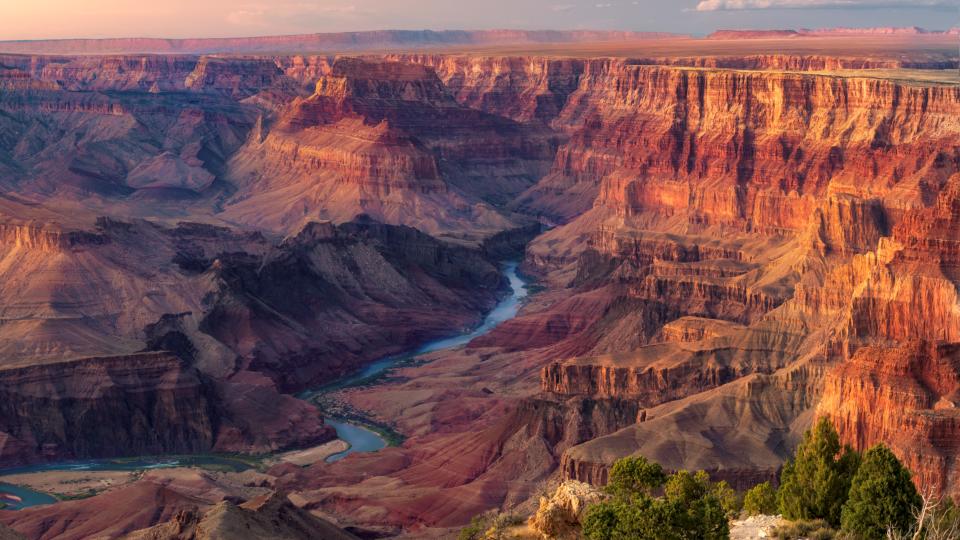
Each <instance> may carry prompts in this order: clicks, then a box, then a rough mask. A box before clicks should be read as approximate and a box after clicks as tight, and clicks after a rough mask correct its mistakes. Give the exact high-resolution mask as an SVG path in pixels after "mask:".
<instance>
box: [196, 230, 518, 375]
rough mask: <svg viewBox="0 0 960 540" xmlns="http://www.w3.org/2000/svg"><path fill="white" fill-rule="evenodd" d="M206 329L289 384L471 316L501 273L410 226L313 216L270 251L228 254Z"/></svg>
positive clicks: (214, 271)
mask: <svg viewBox="0 0 960 540" xmlns="http://www.w3.org/2000/svg"><path fill="white" fill-rule="evenodd" d="M209 275H210V278H211V279H213V280H214V282H215V283H216V289H215V292H214V293H213V294H212V295H211V296H210V297H209V298H208V306H209V307H208V309H207V311H206V314H205V316H204V318H203V320H202V321H201V322H200V329H201V330H202V331H203V332H205V333H206V334H209V335H211V336H213V337H215V338H216V339H217V340H218V341H219V342H221V343H224V344H226V345H227V346H228V347H230V348H231V350H233V351H235V352H236V353H237V354H238V355H240V356H241V358H243V359H245V360H246V361H247V362H249V367H250V369H252V370H255V371H260V372H264V373H267V374H268V375H269V376H270V377H272V378H273V379H274V380H276V381H277V383H278V384H279V385H280V386H281V387H282V388H284V389H286V390H288V391H296V390H302V389H303V388H305V387H307V386H309V385H313V386H319V385H322V384H323V383H325V382H329V381H330V380H331V379H332V378H334V377H337V376H339V375H342V374H344V373H347V372H349V371H352V370H355V369H356V368H358V367H359V366H360V365H361V364H362V363H363V362H365V361H369V360H373V359H375V358H378V357H382V356H387V355H389V354H392V353H397V352H401V351H404V350H407V349H409V348H411V347H413V346H414V345H415V344H416V343H419V342H422V341H425V340H427V339H429V338H431V337H436V336H438V335H443V334H448V333H449V332H450V331H452V330H456V329H459V328H463V327H466V326H469V325H470V324H471V323H472V322H473V321H474V320H475V318H476V316H477V314H478V313H480V312H483V311H485V310H486V309H488V308H489V307H490V306H492V304H493V303H494V302H495V301H496V298H497V296H498V294H499V292H500V290H501V282H500V279H501V277H500V274H499V272H498V271H497V269H496V267H495V266H494V265H493V264H491V263H490V262H488V261H487V260H486V259H485V258H484V256H483V254H482V253H481V252H480V251H478V250H472V249H467V248H459V247H452V246H449V245H446V244H443V243H441V242H439V241H437V240H435V239H433V238H431V237H429V236H427V235H425V234H423V233H420V232H418V231H416V230H414V229H411V228H407V227H394V226H390V225H383V224H380V223H376V222H370V221H362V222H352V223H347V224H343V225H340V226H335V225H332V224H329V223H324V224H320V223H313V224H311V225H309V226H307V227H306V228H305V229H304V230H303V231H301V232H300V234H298V235H297V236H295V237H292V238H289V239H288V240H286V241H285V242H284V243H283V244H282V245H281V246H280V247H279V249H277V250H276V251H274V252H272V253H269V254H268V255H267V256H266V257H263V258H259V257H252V256H249V255H238V254H224V255H223V256H221V257H220V258H218V259H217V260H216V261H214V262H213V263H212V264H211V266H210V270H209Z"/></svg>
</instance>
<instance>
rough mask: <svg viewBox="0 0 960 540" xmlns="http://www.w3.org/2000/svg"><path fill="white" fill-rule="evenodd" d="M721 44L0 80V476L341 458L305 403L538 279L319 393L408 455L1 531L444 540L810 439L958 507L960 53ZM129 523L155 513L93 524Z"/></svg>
mask: <svg viewBox="0 0 960 540" xmlns="http://www.w3.org/2000/svg"><path fill="white" fill-rule="evenodd" d="M716 37H717V39H712V40H707V41H705V42H716V43H718V45H717V48H718V49H719V50H721V51H727V52H723V53H722V54H721V53H717V52H716V51H713V52H710V51H705V50H704V49H703V48H704V47H705V45H702V44H701V45H699V47H700V49H699V52H698V50H697V49H695V48H692V47H693V46H692V45H690V44H689V43H683V44H677V43H673V44H667V45H664V44H660V45H653V43H654V42H653V41H651V42H648V43H649V44H650V45H649V50H647V51H646V52H644V53H643V54H631V55H627V54H622V51H621V50H620V49H617V47H619V45H608V46H609V47H611V48H613V49H612V51H613V52H611V53H610V54H593V53H589V51H587V50H586V49H584V50H579V49H578V50H577V51H576V52H575V53H571V54H568V55H563V54H555V51H553V52H551V53H550V54H543V55H536V54H525V55H519V54H514V55H501V54H492V53H490V52H489V51H487V50H484V51H483V52H482V53H478V52H462V53H460V52H457V53H450V54H438V53H437V54H434V53H429V54H426V53H417V52H409V53H391V54H388V55H355V56H332V55H331V56H327V55H291V54H261V55H258V56H245V57H229V56H190V55H173V56H151V55H134V54H130V55H123V56H87V57H70V56H22V55H12V54H11V55H6V56H0V88H2V89H3V93H2V94H0V128H2V131H0V184H2V187H3V190H4V195H3V196H2V198H0V213H2V223H0V247H2V252H0V253H2V257H0V275H2V276H3V277H4V278H5V279H4V280H2V283H3V285H2V286H0V314H2V317H3V324H2V325H0V352H2V353H3V354H2V361H0V394H3V396H2V398H3V399H0V403H3V405H0V409H3V410H2V412H3V414H2V415H0V464H3V465H12V464H18V463H27V462H36V461H43V460H56V459H68V458H86V457H103V456H118V455H129V454H144V453H198V452H208V451H224V452H273V451H278V450H281V449H286V448H293V447H305V446H311V445H315V444H317V443H321V442H324V441H327V440H330V439H331V438H333V437H334V436H335V435H334V434H333V433H332V429H331V428H329V427H328V426H326V425H324V423H323V420H322V418H321V415H322V414H323V411H319V410H318V409H316V408H315V407H314V406H313V405H311V404H308V403H306V402H303V401H300V400H297V399H295V398H294V397H293V396H292V394H294V393H296V392H300V391H302V390H304V389H307V388H313V387H317V386H320V385H323V384H325V383H327V382H330V381H333V380H335V379H336V378H337V377H338V376H341V375H343V374H346V373H349V372H352V371H354V370H355V369H356V368H358V367H361V366H363V365H364V364H365V363H367V362H370V361H372V360H375V359H377V358H380V357H384V356H387V355H390V354H394V353H399V352H402V351H406V350H410V349H414V348H416V346H418V345H419V344H421V343H423V342H425V341H426V340H428V339H432V338H435V337H439V336H444V335H449V334H452V333H455V332H458V331H462V330H463V329H465V328H469V327H471V326H473V325H474V324H476V323H477V322H479V320H480V319H481V317H482V314H483V313H484V312H486V311H487V310H489V309H490V308H491V307H492V306H493V305H494V304H495V303H496V301H497V299H498V298H499V297H500V296H501V295H502V294H503V293H504V291H505V283H504V280H503V278H502V276H501V274H500V272H499V271H498V263H499V262H500V261H501V260H502V259H503V258H504V257H506V256H510V257H513V258H517V257H519V256H520V252H521V251H520V248H524V246H525V248H524V251H523V264H522V270H523V271H524V273H525V274H526V275H527V276H529V277H531V278H534V279H536V280H537V287H536V288H535V290H534V291H533V292H534V294H532V295H531V297H530V299H529V301H528V302H527V303H526V304H525V305H524V306H523V308H522V310H521V311H520V314H519V316H517V317H516V318H514V319H511V320H509V321H507V322H505V323H503V324H502V325H500V326H498V327H497V328H496V329H494V330H493V331H492V332H490V333H489V334H486V335H483V336H481V337H479V338H477V339H475V340H473V341H472V342H471V343H470V344H469V345H467V346H465V347H462V348H458V349H453V350H447V351H439V352H434V353H430V354H428V355H425V356H424V357H422V358H418V361H417V362H415V363H408V364H404V365H402V366H401V367H399V368H398V369H395V370H393V371H391V372H389V373H388V374H387V375H386V376H385V377H384V378H383V379H381V380H379V381H377V384H376V385H374V386H361V387H356V388H348V389H345V390H337V391H335V392H334V393H333V394H331V395H330V396H329V397H330V399H333V400H335V401H337V402H339V403H342V404H344V405H346V406H349V407H350V408H351V410H354V411H357V412H358V413H362V414H363V415H364V416H366V417H369V418H370V419H372V420H373V421H375V422H377V423H379V424H381V425H385V426H390V428H391V429H392V430H394V431H396V432H398V433H400V434H402V435H403V436H404V437H405V440H404V442H403V443H402V444H400V445H398V446H393V447H389V448H386V449H384V450H382V451H380V452H377V453H366V454H364V453H355V454H352V455H350V456H349V457H348V458H347V459H344V460H342V461H338V462H336V463H326V462H323V461H321V462H317V463H314V464H313V465H310V466H307V467H300V466H294V465H291V464H277V465H274V466H272V467H271V468H270V469H269V470H268V471H267V472H266V474H263V475H261V476H257V477H256V479H251V478H247V477H243V478H241V477H239V476H231V475H225V476H223V477H220V476H215V477H214V476H200V477H197V476H192V475H194V474H200V473H196V472H182V471H181V472H173V473H170V474H169V475H167V474H166V473H163V474H161V473H151V474H150V475H146V476H145V477H144V478H143V479H141V480H138V481H136V482H133V483H131V484H128V485H127V486H125V487H123V488H117V489H114V490H110V491H107V492H106V493H103V494H100V495H97V496H95V497H92V498H90V499H87V500H83V501H72V502H69V503H61V504H57V505H53V506H50V507H46V508H35V509H31V510H28V511H24V512H21V513H14V512H0V522H3V523H5V524H8V525H10V526H12V527H13V528H14V529H16V530H18V531H21V532H23V533H26V534H28V535H38V534H42V535H43V536H42V537H44V538H69V537H71V536H69V534H68V533H67V532H65V531H66V528H67V527H68V525H69V524H71V523H81V522H82V523H84V524H85V527H86V528H84V529H83V534H85V535H93V534H104V535H107V536H120V535H123V534H130V535H131V538H179V537H190V536H189V535H191V534H194V532H195V531H198V530H201V529H202V530H208V529H211V528H212V529H216V528H217V527H226V528H225V529H223V530H225V531H226V530H230V529H229V527H232V526H234V525H233V524H235V523H245V524H246V525H244V526H248V527H250V528H251V529H256V528H258V527H262V526H266V525H264V524H265V523H267V522H269V521H270V520H271V519H274V516H276V515H280V514H282V515H284V516H288V517H289V518H290V520H291V522H292V523H294V524H295V525H292V526H296V527H300V528H301V529H302V530H311V531H316V530H323V527H325V526H328V525H329V524H327V523H326V522H319V521H313V518H312V517H310V516H311V514H314V515H318V516H322V517H324V518H328V519H329V520H332V521H333V522H335V523H336V524H337V525H339V526H346V527H348V528H349V530H350V531H353V532H356V533H358V534H361V533H362V534H368V535H369V534H374V533H377V534H386V535H398V534H407V535H412V536H415V537H429V536H431V535H433V536H440V537H443V535H445V534H448V533H449V531H450V530H451V528H453V527H457V526H459V525H462V524H463V523H465V522H467V521H469V519H470V517H472V516H474V515H476V514H478V513H481V512H484V511H486V510H489V509H491V508H503V509H516V508H519V509H524V508H526V507H527V506H525V505H528V504H529V501H530V500H532V499H535V498H536V495H537V494H538V493H539V490H540V488H541V486H542V485H543V483H544V482H549V481H551V480H554V479H556V478H558V477H563V478H574V479H578V480H583V481H588V482H593V483H603V482H605V481H606V475H607V473H608V470H609V467H610V465H611V464H612V463H613V462H614V461H615V460H616V459H618V458H620V457H623V456H627V455H632V454H637V453H639V454H643V455H645V456H647V457H650V458H652V459H655V460H657V461H659V462H661V463H663V464H664V465H665V466H666V467H668V468H704V469H707V470H709V471H710V472H711V473H712V474H714V475H715V476H717V477H719V478H724V479H727V480H729V481H730V482H731V483H732V484H734V485H735V486H737V487H749V486H750V485H752V484H753V483H755V482H758V481H762V480H766V479H770V478H775V476H776V474H777V471H778V470H779V467H780V466H781V465H782V463H783V461H784V459H785V458H786V457H787V456H788V455H789V454H790V452H791V451H792V450H793V448H794V446H795V445H796V443H797V441H798V438H799V436H800V434H801V433H802V432H803V431H804V430H805V429H806V428H807V427H808V426H809V425H810V422H811V421H812V420H813V419H814V418H815V417H817V416H828V417H830V418H831V419H832V420H834V423H835V424H836V426H837V427H838V429H839V431H840V433H841V436H842V438H843V439H844V440H845V441H847V442H849V443H851V444H853V445H854V446H857V447H858V448H864V447H866V446H869V445H872V444H874V443H876V442H885V443H887V444H888V445H890V446H891V447H892V448H893V449H894V451H895V452H896V453H897V454H898V456H900V457H901V458H902V459H903V460H904V461H905V462H906V463H907V464H908V465H909V466H910V468H911V469H912V470H913V472H914V473H915V477H916V479H917V482H918V483H920V484H921V485H923V486H925V487H931V488H935V489H939V490H942V491H944V492H946V493H951V494H956V493H958V492H960V476H958V474H957V471H956V465H955V463H956V459H957V450H956V449H957V447H958V444H960V435H958V433H957V429H956V425H957V422H958V421H960V420H958V419H960V416H958V413H957V410H958V409H957V408H956V407H957V405H956V404H957V399H960V397H958V392H960V371H958V370H960V364H958V363H957V361H956V359H957V343H960V310H958V308H957V305H958V304H957V302H958V298H957V288H956V287H957V283H958V280H960V269H958V266H957V265H958V261H960V255H958V253H960V244H958V242H960V241H958V240H957V233H958V227H960V222H958V219H960V217H958V216H960V80H958V79H957V76H956V73H955V71H954V70H952V69H950V68H954V67H955V66H956V61H957V59H956V55H955V53H954V52H953V45H952V44H951V45H950V46H949V47H946V46H945V45H944V44H945V43H948V42H949V40H952V39H953V38H951V37H949V36H930V35H924V36H922V37H918V38H917V39H919V40H920V41H919V42H918V43H919V45H916V47H913V46H911V45H910V42H909V40H908V39H907V38H903V37H902V36H901V37H900V38H897V39H900V40H901V41H895V42H894V43H893V45H890V46H889V47H887V48H885V49H884V48H883V47H881V46H880V45H877V44H876V43H874V42H870V41H869V40H870V39H874V38H873V37H870V38H864V39H867V42H868V43H869V44H870V47H873V48H874V49H871V51H872V52H871V53H870V54H866V53H863V52H862V51H863V49H858V46H859V44H862V43H863V42H861V40H860V37H850V36H847V37H836V36H832V37H829V38H828V37H823V36H818V37H809V38H807V37H804V38H802V40H808V39H809V40H811V41H804V43H806V45H804V44H800V45H797V47H799V48H801V49H802V48H803V47H811V50H796V51H793V50H791V52H789V53H784V54H778V55H772V54H761V53H759V52H758V51H757V46H756V45H755V44H750V43H747V44H745V45H743V47H742V50H740V51H739V52H737V51H734V52H729V49H728V48H729V47H733V45H731V44H730V43H727V41H729V40H724V39H723V38H724V36H722V35H721V36H716ZM530 39H533V38H530ZM904 39H907V41H902V40H904ZM745 41H751V40H745ZM705 42H704V43H705ZM656 43H659V41H658V42H656ZM950 43H952V42H950ZM830 44H832V45H830ZM827 45H830V47H833V48H830V47H827ZM183 46H184V47H186V45H183ZM256 46H258V47H259V45H256ZM511 46H513V45H511ZM523 46H525V47H529V46H530V45H529V44H524V45H523ZM537 46H539V45H537ZM576 46H580V45H579V44H577V45H576ZM638 47H639V46H638ZM671 47H673V48H671ZM785 47H786V45H785ZM877 47H879V49H876V48H877ZM904 47H906V49H903V48H904ZM640 48H641V49H643V47H640ZM184 50H193V49H189V47H188V48H187V49H184ZM711 50H712V49H711ZM585 51H586V52H585ZM904 51H905V52H904ZM541 224H544V225H546V226H547V227H544V228H543V230H542V231H541ZM531 239H532V240H531ZM107 433H110V434H111V437H110V443H109V444H108V443H106V442H105V441H106V439H107V437H106V436H105V434H107ZM183 475H186V476H183ZM273 491H276V492H279V493H282V494H284V495H287V496H288V497H287V498H284V497H282V496H281V497H275V498H270V497H269V496H268V494H269V492H273ZM191 497H194V498H193V499H191ZM124 499H129V500H135V501H147V500H162V501H163V503H162V504H160V503H157V509H156V511H155V512H153V513H150V514H147V513H141V512H134V513H130V515H126V516H121V515H117V516H112V517H111V519H109V520H107V519H98V518H97V515H98V514H99V513H100V512H102V511H103V509H105V508H112V505H114V504H120V503H119V502H118V501H122V500H124ZM287 500H288V501H289V502H285V501H287ZM198 501H199V502H198ZM243 501H248V502H246V503H244V502H243ZM144 504H146V505H148V506H149V504H147V503H144ZM150 504H153V503H150ZM291 504H292V505H294V506H290V505H291ZM227 518H229V519H227ZM50 524H55V525H50ZM329 526H330V527H332V525H329ZM56 527H62V529H60V532H56ZM311 528H312V529H311ZM41 530H45V531H46V532H44V533H38V531H41ZM218 530H219V529H218ZM135 531H140V532H135ZM223 534H227V533H223ZM291 534H292V533H291ZM330 534H334V533H330ZM337 534H339V533H337ZM344 534H349V533H344Z"/></svg>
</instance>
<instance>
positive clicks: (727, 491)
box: [713, 480, 743, 519]
mask: <svg viewBox="0 0 960 540" xmlns="http://www.w3.org/2000/svg"><path fill="white" fill-rule="evenodd" d="M713 495H714V496H716V498H717V499H718V500H719V501H720V506H722V507H723V511H724V513H725V514H726V515H727V518H728V519H734V518H736V517H738V516H739V515H740V512H741V511H742V510H743V497H741V496H740V494H739V493H737V492H736V491H735V490H734V489H733V488H732V487H730V484H728V483H727V482H726V480H721V481H719V482H717V483H715V484H713Z"/></svg>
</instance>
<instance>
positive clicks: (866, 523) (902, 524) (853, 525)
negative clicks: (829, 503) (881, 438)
mask: <svg viewBox="0 0 960 540" xmlns="http://www.w3.org/2000/svg"><path fill="white" fill-rule="evenodd" d="M921 503H922V501H921V499H920V495H919V494H918V493H917V488H916V487H914V485H913V481H912V480H911V479H910V471H908V470H907V469H906V468H905V467H904V466H903V465H902V464H901V463H900V460H898V459H897V457H896V456H895V455H893V452H891V451H890V449H889V448H887V447H886V446H884V445H882V444H879V445H877V446H874V447H873V448H871V449H870V450H868V451H867V453H866V454H864V456H863V463H862V464H861V465H860V469H859V470H858V471H857V474H856V475H855V476H854V477H853V482H852V485H851V486H850V498H849V499H848V500H847V502H846V504H845V505H844V507H843V518H842V523H843V531H844V532H845V533H849V534H850V535H851V536H853V537H854V538H858V539H862V540H875V539H876V540H880V539H883V538H885V537H886V535H887V529H893V530H895V531H900V532H906V531H907V530H909V529H910V528H911V527H912V526H913V525H914V511H915V510H916V509H917V508H919V507H920V504H921Z"/></svg>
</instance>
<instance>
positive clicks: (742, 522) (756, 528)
mask: <svg viewBox="0 0 960 540" xmlns="http://www.w3.org/2000/svg"><path fill="white" fill-rule="evenodd" d="M783 524H784V520H783V518H781V517H780V516H750V517H748V518H746V519H738V520H734V521H732V522H730V540H757V539H759V538H773V537H774V531H775V530H776V528H777V527H779V526H781V525H783Z"/></svg>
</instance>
